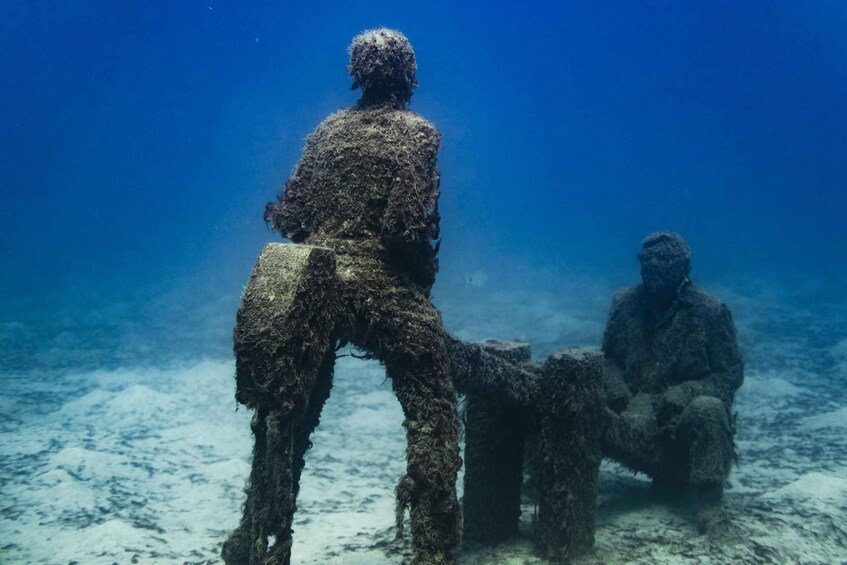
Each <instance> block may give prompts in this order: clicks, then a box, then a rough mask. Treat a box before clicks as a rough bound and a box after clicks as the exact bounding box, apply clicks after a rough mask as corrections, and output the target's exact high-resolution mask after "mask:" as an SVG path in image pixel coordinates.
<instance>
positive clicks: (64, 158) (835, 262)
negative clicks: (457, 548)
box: [0, 0, 847, 563]
mask: <svg viewBox="0 0 847 565" xmlns="http://www.w3.org/2000/svg"><path fill="white" fill-rule="evenodd" d="M519 4H520V5H519ZM378 26H387V27H390V28H395V29H398V30H400V31H402V32H403V33H404V34H405V35H406V36H407V37H408V38H409V40H410V41H411V43H412V45H413V46H414V49H415V53H416V57H417V63H418V80H419V82H420V86H419V88H418V89H417V90H416V91H415V93H414V95H413V97H412V101H411V106H410V107H411V109H412V110H414V111H415V112H418V113H420V114H421V115H423V116H424V117H426V118H427V119H429V120H430V121H432V122H433V123H434V124H435V125H436V126H437V127H438V128H439V130H440V131H441V132H442V135H443V137H442V143H441V150H440V153H439V167H440V171H441V191H442V192H441V199H440V204H439V209H440V212H441V217H442V220H441V235H442V241H441V251H440V254H439V257H440V272H439V275H438V279H437V282H436V284H435V287H434V288H433V302H434V303H435V304H436V306H438V307H439V308H440V309H441V311H442V314H443V318H444V325H445V327H446V329H447V330H448V331H451V332H454V333H456V334H457V335H459V336H460V337H462V338H464V339H468V340H472V341H479V340H484V339H488V338H507V339H522V340H525V341H529V342H530V343H531V344H532V346H533V351H534V355H535V357H536V358H538V359H541V358H543V357H545V356H547V355H548V354H550V353H552V352H554V351H556V350H559V349H562V348H564V347H568V346H581V347H597V346H599V344H600V339H601V336H602V332H603V327H604V323H605V318H606V315H607V313H608V307H609V304H610V301H611V297H612V294H613V293H614V291H615V290H616V289H618V288H620V287H622V286H626V285H629V284H633V283H636V282H638V278H639V270H638V264H637V262H636V260H635V254H636V252H637V251H638V249H639V247H640V242H641V240H642V239H643V238H644V236H646V235H647V234H648V233H650V232H653V231H657V230H674V231H676V232H679V233H680V234H682V235H683V236H684V237H685V238H686V240H687V241H688V242H689V244H690V246H691V248H692V251H693V258H692V263H693V272H692V278H693V279H694V280H695V281H696V282H697V284H698V285H699V286H700V287H702V288H704V289H705V290H707V291H709V292H711V293H713V294H715V295H717V296H719V297H720V298H721V299H722V300H724V301H725V302H726V303H727V304H728V306H729V307H730V309H731V310H732V312H733V315H734V318H735V322H736V325H737V327H738V331H739V339H740V343H741V348H742V351H743V353H744V355H745V359H746V382H745V385H744V386H743V388H742V389H741V390H740V391H739V396H738V401H737V409H738V412H739V432H738V436H737V441H738V448H739V454H740V458H741V464H740V465H739V466H738V467H737V468H736V469H735V470H734V471H733V475H732V477H731V483H732V488H731V489H730V490H728V502H727V504H728V509H729V511H730V512H731V513H732V514H733V516H734V517H735V518H736V519H737V522H738V524H739V527H741V528H743V529H745V535H744V536H743V537H744V539H743V540H741V541H738V543H736V545H735V546H731V545H728V546H727V547H713V546H711V545H710V544H709V543H707V542H706V541H703V540H702V539H701V538H698V537H697V536H696V534H695V532H694V529H693V526H692V525H691V523H690V520H689V516H688V515H687V514H686V513H685V511H680V512H673V511H668V510H667V509H664V508H662V507H657V506H654V505H651V503H650V502H649V501H647V498H648V497H647V496H646V494H645V493H646V492H647V490H648V486H649V482H647V481H646V479H644V477H633V476H632V475H631V474H630V473H628V472H626V471H624V470H621V469H620V468H618V467H615V466H611V465H608V464H604V467H603V469H602V470H601V481H600V500H599V505H600V506H599V510H598V530H597V550H596V556H599V557H597V559H605V561H606V562H611V563H614V562H624V561H634V562H644V563H655V562H667V563H674V562H685V561H686V560H699V562H706V563H723V562H729V561H735V562H750V563H757V562H800V561H804V562H811V563H828V562H844V561H847V518H845V516H847V440H845V438H847V434H845V428H847V229H845V210H847V104H845V100H847V64H845V61H847V4H845V3H844V2H842V1H838V0H821V1H818V2H814V3H800V2H794V1H790V0H777V1H774V2H767V3H765V2H752V1H750V2H723V1H719V2H693V1H691V2H689V1H683V2H623V1H621V2H590V1H586V2H526V3H517V2H501V1H488V2H446V1H426V2H418V3H409V2H375V1H368V2H364V1H354V2H322V1H316V2H302V3H294V2H282V3H280V2H218V1H215V0H205V1H203V2H195V1H185V2H135V1H125V2H119V3H115V2H105V1H90V2H85V1H81V2H70V3H66V2H40V1H39V2H35V1H34V2H10V1H3V2H0V46H2V48H0V61H2V69H3V72H2V73H0V81H2V88H0V108H2V117H0V124H2V125H0V186H2V190H0V226H2V238H0V378H2V379H3V383H4V386H3V388H2V390H0V485H2V489H0V509H2V511H0V562H2V563H7V562H8V563H32V562H40V563H69V562H78V563H99V562H103V563H112V562H120V563H128V562H141V563H171V562H192V563H206V562H217V560H218V559H219V557H218V556H219V552H220V546H221V544H222V543H223V541H224V540H225V539H226V536H227V535H228V532H229V531H231V530H232V529H233V528H234V527H235V525H236V524H237V523H238V519H239V505H240V503H241V501H242V496H243V493H242V490H241V489H242V488H243V486H244V482H245V480H246V478H247V475H248V474H249V469H250V466H249V463H250V446H251V445H250V444H251V437H250V427H249V420H250V414H249V413H248V411H247V410H245V409H241V410H239V411H237V412H236V411H235V407H236V404H235V401H234V391H235V387H234V384H235V383H234V380H233V378H232V376H233V371H234V363H233V359H232V328H233V326H234V323H235V312H236V310H237V308H238V303H239V298H240V295H241V291H242V289H243V287H244V285H245V284H246V283H247V280H248V278H249V275H250V271H251V269H252V267H253V264H254V263H255V261H256V258H257V256H258V254H259V252H260V250H261V249H262V247H263V245H264V244H265V243H267V242H269V241H279V237H278V235H276V234H275V233H272V232H270V231H269V230H268V228H267V227H266V225H265V223H264V221H263V219H262V214H263V211H264V206H265V204H266V203H267V202H269V201H272V200H275V198H276V196H277V195H278V194H279V191H280V190H281V188H282V185H283V183H284V182H285V180H286V179H287V178H288V175H289V173H290V171H291V169H292V167H293V166H294V164H295V163H296V162H297V159H298V157H299V155H300V151H301V149H302V147H303V143H304V140H305V137H306V136H307V135H308V134H309V132H311V131H312V130H313V129H314V127H315V126H316V125H317V124H318V123H319V122H320V121H321V120H323V119H324V118H325V117H326V116H327V115H329V114H330V113H331V112H333V111H335V110H338V109H340V108H343V107H349V106H351V105H353V104H355V102H356V100H357V98H358V95H359V91H352V90H351V89H350V86H351V82H352V81H351V79H350V77H349V76H348V74H347V72H346V65H347V60H348V55H347V52H346V49H347V46H348V45H349V43H350V40H351V39H352V38H353V36H354V35H356V34H357V33H359V32H361V31H362V30H365V29H369V28H374V27H378ZM322 422H323V423H322V425H321V427H320V428H318V431H317V432H316V434H315V436H314V437H313V441H314V444H315V447H314V449H313V450H312V451H311V452H310V453H309V455H308V457H307V462H306V470H305V471H304V479H303V487H302V488H303V490H302V493H301V500H300V504H299V509H298V514H297V518H296V520H295V534H294V544H295V545H294V549H293V552H294V562H301V563H383V562H384V563H401V562H403V559H405V558H406V557H407V556H408V548H406V547H404V546H402V545H399V546H398V545H396V544H394V545H392V544H393V543H394V542H392V541H391V540H393V530H392V527H393V523H394V522H393V520H394V516H393V502H394V501H393V486H394V484H395V483H396V480H397V477H399V476H400V475H401V474H402V472H403V468H404V462H403V450H404V437H403V429H402V427H401V422H402V413H401V412H400V409H399V406H398V405H397V403H396V401H395V400H394V399H393V396H392V394H391V390H390V384H386V382H385V380H384V375H383V373H382V372H381V369H380V367H379V366H377V365H376V364H375V363H365V362H360V361H358V360H354V359H352V358H350V357H345V358H344V359H342V360H340V362H339V365H338V368H337V371H336V385H335V388H334V389H333V393H332V398H331V399H330V401H329V403H328V405H327V408H326V411H325V413H324V417H323V420H322ZM609 493H615V496H614V497H609V498H606V495H608V494H609ZM622 499H626V500H628V501H629V502H628V504H634V506H633V507H630V506H627V505H625V504H623V503H621V500H622ZM632 501H635V503H633V502H632ZM639 501H640V502H643V504H641V505H640V506H639V505H638V504H637V503H638V502H639ZM524 519H525V521H529V520H531V509H530V510H529V511H528V512H525V513H524ZM527 540H528V538H527V539H520V540H517V541H514V542H511V543H510V544H509V545H507V546H506V548H505V549H501V550H497V551H501V553H496V552H494V553H491V552H487V551H489V550H485V551H483V550H473V549H463V550H462V551H461V552H460V554H459V562H460V563H501V562H502V563H506V562H510V561H509V560H514V562H520V563H525V562H526V563H535V562H536V561H534V560H536V559H537V557H534V554H533V552H532V547H531V543H530V542H529V541H527ZM491 551H494V550H491ZM728 560H729V561H728ZM537 562H539V563H540V562H541V561H540V560H539V561H537Z"/></svg>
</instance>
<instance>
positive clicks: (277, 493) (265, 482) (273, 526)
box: [221, 408, 294, 565]
mask: <svg viewBox="0 0 847 565" xmlns="http://www.w3.org/2000/svg"><path fill="white" fill-rule="evenodd" d="M251 428H252V429H253V435H254V437H255V443H254V446H253V467H252V469H251V472H250V479H249V483H248V486H247V489H246V494H247V500H246V501H245V502H244V514H243V517H242V519H241V524H240V525H239V527H238V528H237V529H236V530H235V531H234V532H233V533H232V535H230V537H229V539H228V540H227V541H226V543H224V546H223V550H222V551H221V555H222V557H223V560H224V562H225V563H227V564H228V565H247V564H249V565H264V564H273V565H277V564H281V565H287V564H288V563H290V560H291V515H292V513H293V505H294V499H293V475H292V456H293V435H294V421H293V420H292V419H291V418H284V417H280V414H279V413H277V412H275V411H273V410H269V409H267V408H259V409H257V411H256V414H255V415H254V416H253V421H252V423H251ZM269 537H273V538H274V542H273V545H272V546H270V547H269V540H268V538H269Z"/></svg>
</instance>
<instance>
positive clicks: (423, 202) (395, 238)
mask: <svg viewBox="0 0 847 565" xmlns="http://www.w3.org/2000/svg"><path fill="white" fill-rule="evenodd" d="M410 137H411V138H412V139H410V141H409V143H415V144H416V147H414V148H412V149H410V150H409V153H410V156H409V158H408V160H407V161H408V162H405V163H402V164H400V167H399V170H398V172H397V176H396V177H395V178H394V180H393V184H392V187H391V192H390V194H389V196H388V202H387V204H386V209H385V213H384V215H383V217H382V226H381V239H382V241H383V244H385V246H386V247H387V248H389V249H398V248H401V249H402V248H406V247H409V246H418V245H421V244H423V245H426V246H429V245H430V243H431V242H432V241H433V240H437V239H438V237H439V221H440V216H439V214H438V197H439V195H440V188H439V183H440V177H439V173H438V167H437V162H436V157H437V154H438V147H439V143H440V135H439V133H438V131H436V130H435V128H434V127H432V126H430V125H428V124H423V125H419V126H418V127H416V128H414V130H413V131H412V132H410Z"/></svg>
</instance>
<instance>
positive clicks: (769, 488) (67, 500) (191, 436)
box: [0, 281, 847, 564]
mask: <svg viewBox="0 0 847 565" xmlns="http://www.w3.org/2000/svg"><path fill="white" fill-rule="evenodd" d="M705 288H706V290H710V291H713V292H714V293H715V294H718V295H719V296H721V297H722V298H723V299H724V300H726V301H727V302H728V303H729V304H730V306H731V307H732V309H733V312H734V313H735V318H736V322H737V324H738V327H739V335H740V338H741V342H742V348H743V350H744V352H745V356H746V358H747V372H746V381H745V384H744V386H743V387H742V388H741V389H740V391H739V393H738V396H737V402H736V408H737V410H738V412H739V418H738V430H739V431H738V435H737V438H736V439H737V443H738V451H739V455H740V464H739V465H738V466H737V467H736V468H735V469H734V470H733V473H732V477H731V479H730V488H729V489H728V490H727V492H726V502H725V504H726V508H727V510H728V512H729V514H730V516H731V518H732V524H733V525H732V528H731V529H730V532H729V533H728V534H727V535H726V536H724V537H723V538H721V539H720V540H715V539H709V538H707V537H704V536H700V535H697V533H696V531H695V526H694V508H693V505H692V502H691V500H687V499H680V500H674V501H662V500H656V499H655V498H654V497H653V496H652V495H651V491H650V485H649V482H648V481H647V479H646V478H645V477H643V476H640V475H633V474H632V473H630V472H628V471H626V470H625V469H622V468H621V467H619V466H617V465H614V464H611V463H604V464H603V466H602V468H601V472H600V495H599V498H598V518H597V542H596V548H595V551H594V553H593V554H592V555H588V556H586V557H584V558H582V559H581V560H580V562H583V563H657V562H659V563H685V562H690V563H839V562H841V563H845V562H847V329H845V328H847V325H845V320H847V300H841V302H840V303H837V301H835V300H832V301H829V302H826V301H823V302H820V303H813V304H811V303H810V302H809V301H808V300H804V299H803V295H802V292H801V291H798V290H796V289H793V290H786V289H784V288H781V287H772V288H771V287H764V286H762V284H761V283H760V282H757V283H755V284H753V283H749V282H744V281H740V282H738V283H736V284H734V285H726V286H716V285H713V286H705ZM611 290H612V289H611V288H608V287H607V286H604V285H602V284H599V285H593V286H586V284H583V283H580V282H579V281H570V282H568V283H567V284H565V283H562V284H561V285H560V286H559V287H557V288H556V290H555V291H553V290H550V289H547V290H536V291H532V292H530V291H513V292H505V291H495V290H489V289H485V288H479V287H477V286H470V287H468V288H465V289H463V290H461V291H460V292H457V293H455V294H454V295H452V296H451V297H450V299H449V300H444V301H441V302H439V305H440V307H441V308H442V310H443V311H444V317H445V325H446V326H447V327H448V329H450V330H451V331H454V332H455V333H458V334H459V335H460V336H461V337H463V338H466V339H471V340H482V339H486V338H490V337H503V338H520V339H525V340H528V341H530V342H532V343H533V345H534V346H535V349H536V355H537V356H538V357H543V356H545V355H547V354H549V353H550V352H552V351H554V350H555V349H558V348H562V347H565V346H567V345H581V346H591V345H596V344H597V343H598V342H599V338H600V335H601V333H602V322H603V317H604V316H605V312H606V310H605V308H607V306H608V304H607V300H608V297H609V296H610V291H611ZM819 291H820V289H817V290H815V289H811V290H810V289H806V291H805V292H809V293H818V294H820V293H819ZM798 293H800V294H798ZM824 295H825V293H824ZM517 312H519V313H520V317H519V318H516V313H517ZM342 353H343V352H342ZM232 375H233V363H232V362H231V361H229V360H223V361H215V360H212V361H195V362H186V363H184V364H183V365H182V366H173V367H171V368H167V369H146V368H129V369H119V370H108V371H106V370H102V371H80V372H73V371H62V372H61V373H60V374H56V373H54V372H50V371H37V370H33V371H15V372H7V373H5V374H3V375H2V378H3V383H4V386H3V387H2V391H0V392H1V393H0V563H57V564H68V563H80V564H89V563H92V564H93V563H115V562H117V563H216V562H219V557H218V556H219V552H220V546H221V544H222V542H223V540H224V539H226V536H227V534H228V532H229V531H230V530H232V529H233V528H234V527H235V525H236V524H237V522H238V519H239V511H240V510H239V507H240V504H241V502H242V499H243V494H242V489H243V487H244V484H245V480H246V477H247V475H248V473H249V469H250V448H251V437H250V430H249V419H250V413H249V412H248V411H247V410H245V409H243V408H242V409H239V410H236V405H235V401H234V400H233V392H234V381H233V378H232ZM401 422H402V413H401V411H400V407H399V405H398V403H397V402H396V400H395V399H394V397H393V395H392V393H391V389H390V383H389V382H387V381H386V379H385V376H384V373H383V371H382V368H381V367H380V366H379V365H378V364H376V363H374V362H364V361H360V360H358V359H354V358H353V357H351V356H345V357H342V358H340V359H339V360H338V363H337V366H336V377H335V386H334V388H333V391H332V396H331V398H330V400H329V402H328V403H327V406H326V408H325V409H324V413H323V417H322V421H321V425H320V427H319V428H318V430H317V431H316V432H315V434H314V436H313V442H314V447H313V448H312V450H311V451H310V452H309V453H308V455H307V462H306V470H305V472H304V476H303V480H302V490H301V495H300V499H299V510H298V512H297V514H296V518H295V526H294V528H295V532H294V548H293V562H294V563H315V564H318V563H320V564H324V563H338V564H358V563H361V564H378V563H403V562H405V561H407V560H408V558H409V556H410V553H409V548H408V540H406V541H400V542H398V541H395V539H394V528H393V523H394V515H393V511H394V499H393V487H394V484H395V483H396V481H397V479H398V477H399V476H400V475H401V474H402V472H403V469H404V448H405V440H404V436H403V431H402V427H401ZM460 491H461V477H460ZM460 494H461V492H460ZM533 512H534V508H533V507H532V506H531V505H529V504H527V505H525V506H524V513H523V516H522V524H521V529H522V533H521V536H519V537H518V538H516V539H513V540H509V541H506V542H504V543H503V544H502V545H500V546H498V547H496V548H479V547H463V548H461V549H460V551H459V552H458V553H457V556H458V561H459V563H465V564H482V563H514V564H534V563H543V561H542V560H541V559H539V558H538V557H537V556H536V555H535V553H534V552H533V547H532V542H531V521H532V515H533Z"/></svg>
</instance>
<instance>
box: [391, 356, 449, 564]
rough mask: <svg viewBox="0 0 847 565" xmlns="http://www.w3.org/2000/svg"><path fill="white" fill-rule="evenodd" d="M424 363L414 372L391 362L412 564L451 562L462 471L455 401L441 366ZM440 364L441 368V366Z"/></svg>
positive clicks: (400, 501) (400, 500) (401, 487)
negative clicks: (402, 435) (402, 432)
mask: <svg viewBox="0 0 847 565" xmlns="http://www.w3.org/2000/svg"><path fill="white" fill-rule="evenodd" d="M425 357H430V359H421V362H420V363H419V364H417V365H416V366H415V367H414V369H412V367H409V366H408V365H406V364H405V363H400V364H395V363H389V365H388V371H389V374H391V375H392V384H393V388H394V392H395V394H396V395H397V398H398V399H399V400H400V404H401V405H402V407H403V413H404V415H405V421H404V422H403V426H404V427H405V428H406V438H407V442H408V446H407V449H406V475H405V476H404V477H403V479H402V480H401V482H400V485H399V486H398V493H397V494H398V504H399V505H400V512H401V516H402V507H403V506H405V505H408V506H409V508H410V516H411V522H412V544H413V546H414V549H415V554H416V558H415V561H414V563H417V564H420V565H424V564H426V565H430V564H432V565H436V564H442V563H451V562H452V560H451V557H450V554H449V553H450V551H451V550H452V549H453V548H454V547H455V546H456V545H458V543H459V528H460V521H461V519H460V513H459V505H458V501H457V500H456V474H457V472H458V470H459V467H460V466H461V459H460V458H459V447H458V441H457V437H458V429H459V423H458V415H457V413H456V396H455V392H454V391H453V387H452V384H451V383H450V381H449V379H448V377H447V372H446V371H445V370H444V368H443V364H442V363H438V362H433V361H434V360H433V359H432V358H431V357H434V356H430V355H428V354H427V355H426V356H425ZM439 365H440V366H439Z"/></svg>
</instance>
